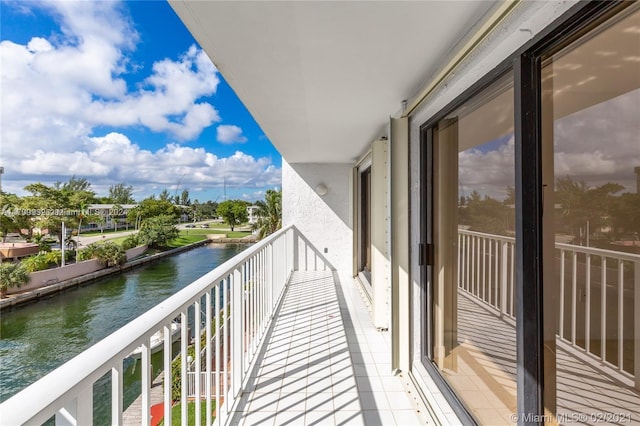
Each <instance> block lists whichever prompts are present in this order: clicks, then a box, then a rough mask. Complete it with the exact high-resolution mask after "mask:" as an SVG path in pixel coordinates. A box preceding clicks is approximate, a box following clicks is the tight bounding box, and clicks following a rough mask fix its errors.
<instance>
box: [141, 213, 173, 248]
mask: <svg viewBox="0 0 640 426" xmlns="http://www.w3.org/2000/svg"><path fill="white" fill-rule="evenodd" d="M179 235H180V231H179V230H178V228H176V227H175V225H174V224H173V219H172V218H171V217H169V216H156V217H151V218H149V219H146V220H145V221H144V222H142V226H141V227H140V231H139V232H138V236H137V240H138V243H140V244H146V245H148V246H149V247H151V248H162V247H167V245H168V244H169V241H171V240H175V239H176V238H178V236H179Z"/></svg>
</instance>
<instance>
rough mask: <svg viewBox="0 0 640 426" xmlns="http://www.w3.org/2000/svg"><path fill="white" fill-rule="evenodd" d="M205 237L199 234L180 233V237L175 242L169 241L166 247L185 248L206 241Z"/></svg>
mask: <svg viewBox="0 0 640 426" xmlns="http://www.w3.org/2000/svg"><path fill="white" fill-rule="evenodd" d="M206 239H207V237H206V236H205V235H201V234H185V233H184V232H180V236H179V237H178V238H176V239H175V240H173V241H171V242H170V243H169V245H168V246H167V247H169V248H177V247H182V246H186V245H188V244H193V243H197V242H198V241H202V240H206Z"/></svg>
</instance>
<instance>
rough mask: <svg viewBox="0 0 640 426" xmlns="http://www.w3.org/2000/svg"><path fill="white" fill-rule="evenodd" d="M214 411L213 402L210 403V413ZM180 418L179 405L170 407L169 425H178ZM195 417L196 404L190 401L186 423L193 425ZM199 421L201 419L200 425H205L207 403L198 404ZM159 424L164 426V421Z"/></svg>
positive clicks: (214, 404)
mask: <svg viewBox="0 0 640 426" xmlns="http://www.w3.org/2000/svg"><path fill="white" fill-rule="evenodd" d="M215 409H216V402H215V401H211V412H212V413H213V412H214V411H215ZM181 417H182V407H181V404H176V405H174V406H173V407H171V424H172V425H179V424H180V421H181V420H182V419H181ZM195 417H196V403H195V402H194V401H190V402H188V403H187V418H188V423H189V424H190V425H193V424H195V423H196V422H195ZM200 419H201V424H203V425H206V424H207V422H206V419H207V401H202V402H201V403H200ZM160 424H161V425H163V424H164V419H162V421H160Z"/></svg>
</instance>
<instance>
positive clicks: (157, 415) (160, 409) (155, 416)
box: [151, 402, 164, 426]
mask: <svg viewBox="0 0 640 426" xmlns="http://www.w3.org/2000/svg"><path fill="white" fill-rule="evenodd" d="M163 417H164V402H161V403H160V404H156V405H152V406H151V426H158V425H159V424H160V420H162V418H163Z"/></svg>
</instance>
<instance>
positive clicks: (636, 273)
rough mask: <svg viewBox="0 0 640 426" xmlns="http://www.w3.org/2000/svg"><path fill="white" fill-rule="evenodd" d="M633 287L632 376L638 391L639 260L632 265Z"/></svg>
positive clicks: (639, 371)
mask: <svg viewBox="0 0 640 426" xmlns="http://www.w3.org/2000/svg"><path fill="white" fill-rule="evenodd" d="M633 270H634V273H633V286H634V295H633V296H634V299H633V303H634V310H633V311H634V312H635V313H636V314H635V315H634V319H635V328H634V334H635V336H634V339H633V341H634V342H635V347H634V352H633V354H634V358H633V360H634V364H633V365H634V367H633V370H634V371H633V374H634V378H635V384H636V389H637V390H640V314H638V312H640V260H636V261H635V262H634V265H633Z"/></svg>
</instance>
